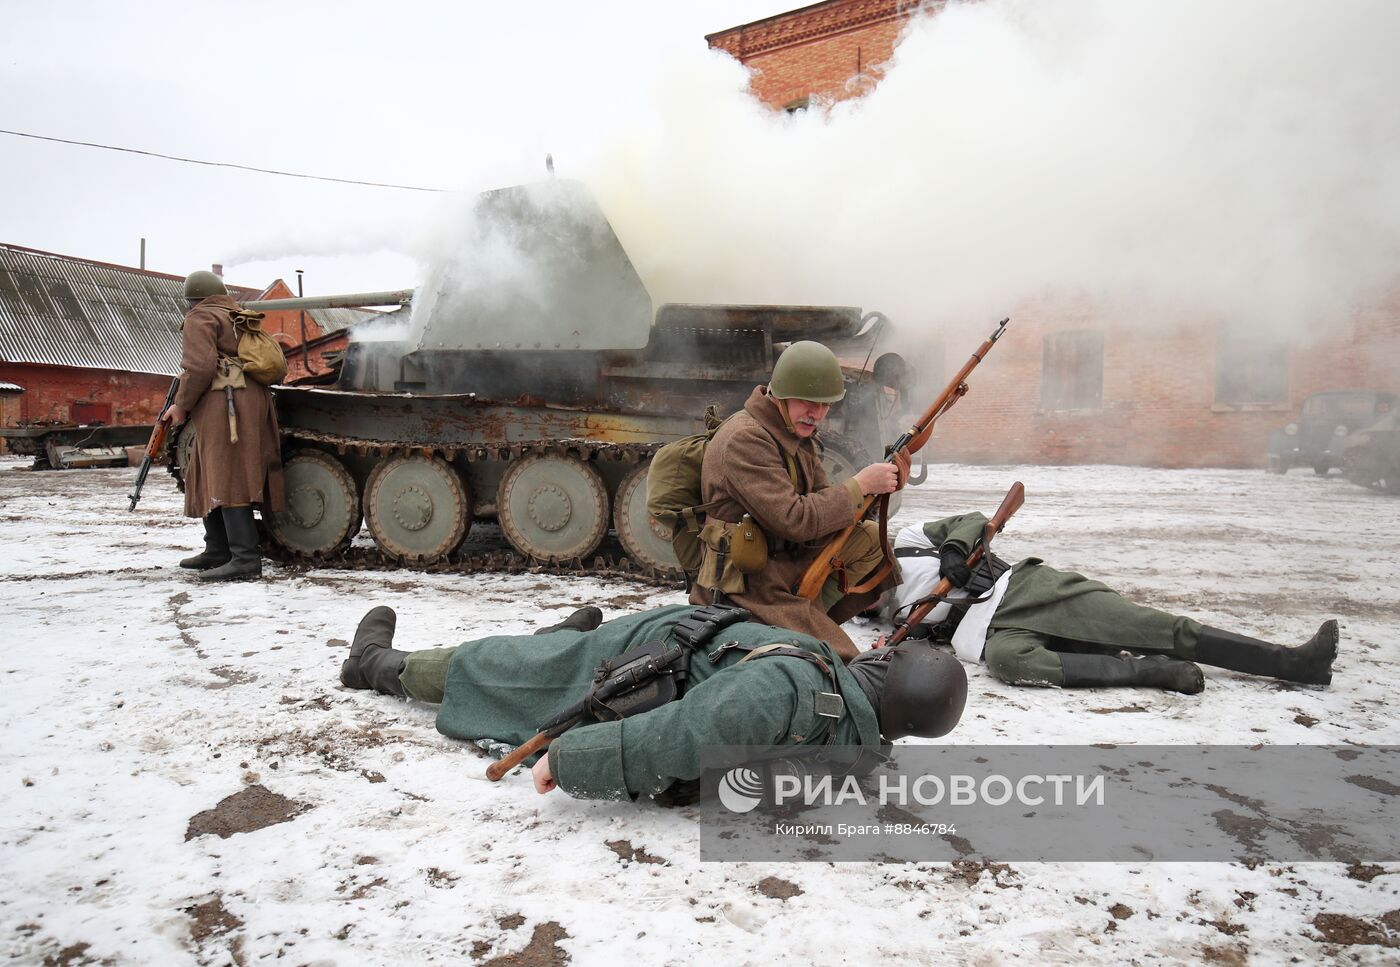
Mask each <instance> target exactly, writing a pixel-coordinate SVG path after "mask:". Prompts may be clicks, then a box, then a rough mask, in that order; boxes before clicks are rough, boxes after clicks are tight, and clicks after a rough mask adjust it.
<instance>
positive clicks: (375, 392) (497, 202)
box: [177, 179, 908, 580]
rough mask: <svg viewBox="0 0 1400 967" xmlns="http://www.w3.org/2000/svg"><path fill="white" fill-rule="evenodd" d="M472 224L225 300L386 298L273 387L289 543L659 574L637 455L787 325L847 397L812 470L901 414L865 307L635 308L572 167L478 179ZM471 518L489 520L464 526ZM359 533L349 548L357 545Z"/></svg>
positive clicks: (738, 380)
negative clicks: (260, 294)
mask: <svg viewBox="0 0 1400 967" xmlns="http://www.w3.org/2000/svg"><path fill="white" fill-rule="evenodd" d="M472 223H473V224H472V226H471V227H470V229H469V231H468V233H467V238H466V241H465V247H466V248H467V250H468V252H469V254H470V257H468V258H457V259H454V260H451V261H448V262H446V263H444V264H443V265H441V266H438V267H436V268H434V269H433V270H432V271H431V272H430V274H429V276H428V279H427V282H426V283H425V284H424V285H423V286H422V287H421V288H419V289H418V290H405V291H402V292H390V293H372V294H366V295H362V296H354V295H352V296H331V297H319V298H306V299H283V300H275V301H264V302H249V303H245V306H246V307H248V308H252V309H293V308H315V307H318V306H331V305H335V306H369V305H385V304H389V305H395V304H397V305H399V308H398V309H396V310H395V311H394V312H390V313H387V314H386V315H385V316H384V317H383V318H382V319H380V320H376V321H375V322H374V323H373V324H372V325H357V326H356V327H355V330H354V331H353V332H352V333H351V335H350V341H349V343H348V346H347V348H346V351H345V355H344V358H343V360H342V362H341V363H340V367H339V372H338V374H337V375H336V377H335V380H334V382H333V383H330V384H323V385H292V386H278V387H276V388H275V389H274V396H275V399H276V406H277V415H278V419H279V421H280V423H281V432H282V437H283V457H284V467H285V472H286V492H287V509H286V510H285V512H282V513H278V514H274V515H270V516H269V517H268V519H267V520H266V521H265V524H266V527H267V529H268V531H269V532H270V535H271V537H272V539H273V540H274V541H275V542H276V543H277V544H278V545H280V547H281V548H283V549H284V550H285V552H286V553H287V554H289V555H290V556H292V557H295V558H302V559H307V560H313V561H329V560H336V559H342V560H350V559H353V558H355V555H354V554H347V548H349V547H350V545H351V542H352V541H353V540H354V538H355V536H356V535H357V534H358V533H359V532H360V530H361V528H362V526H363V528H364V529H366V530H367V531H368V532H369V536H370V537H371V538H372V539H373V542H374V545H375V547H376V548H377V551H378V554H379V555H380V559H381V560H380V563H401V564H409V565H416V566H429V565H432V566H444V567H457V568H459V569H465V570H470V569H475V568H490V569H512V568H526V567H529V568H536V567H545V568H552V569H566V570H583V571H590V572H598V571H602V572H613V571H618V570H620V571H624V572H627V573H629V574H635V575H643V576H650V577H653V578H657V579H660V580H670V579H673V578H674V577H675V576H678V575H679V573H680V571H679V564H678V563H677V561H676V558H675V556H674V554H673V553H672V550H671V545H670V542H669V537H668V534H667V532H666V531H664V530H663V529H662V528H661V527H660V525H657V524H655V523H654V522H652V521H651V520H650V519H649V517H648V515H647V513H646V474H647V467H648V464H649V462H650V459H651V456H652V454H653V453H655V451H656V450H657V449H658V448H659V447H660V446H662V445H663V444H665V443H667V442H669V441H671V440H675V439H678V438H680V437H682V436H686V435H689V434H692V433H696V432H699V431H701V430H702V429H703V428H704V417H705V413H706V411H707V409H709V408H713V410H714V411H715V412H716V413H717V414H718V415H719V416H725V415H728V414H729V413H732V412H734V411H736V410H738V409H739V408H740V407H742V405H743V402H744V400H745V399H746V398H747V397H748V395H749V393H750V392H751V391H752V389H753V387H754V386H755V385H757V384H760V383H764V382H766V381H767V378H768V374H769V373H770V372H771V370H772V367H773V363H774V361H775V360H776V359H777V357H778V355H779V354H780V353H781V352H782V350H783V348H784V346H785V345H786V344H788V343H790V342H793V341H796V340H799V339H815V340H819V341H821V342H824V343H826V344H827V345H829V346H831V347H832V349H833V350H835V352H836V353H837V355H838V357H840V358H841V360H842V364H843V370H844V376H845V381H846V386H847V395H846V398H845V400H844V401H842V402H841V403H839V404H837V405H836V406H835V407H834V408H833V409H832V411H831V414H830V416H829V417H828V421H827V424H826V425H825V426H824V429H823V433H822V437H823V439H824V441H825V444H826V449H825V457H824V459H825V462H826V466H827V469H828V471H829V473H830V474H831V475H832V477H833V479H842V478H844V477H845V476H847V475H848V474H849V473H851V472H853V471H854V470H855V469H858V468H859V467H861V466H864V465H865V464H866V463H868V462H869V461H870V460H871V458H872V457H875V456H878V455H880V450H881V442H882V441H884V440H888V439H892V438H893V437H894V436H895V435H897V432H898V430H899V429H901V428H902V427H896V426H894V425H893V419H894V417H895V415H896V414H902V413H904V411H905V409H906V407H904V406H903V405H902V404H903V401H902V399H901V394H902V393H903V386H902V382H903V379H904V377H905V374H906V373H907V371H908V370H907V367H906V366H905V365H904V363H903V360H902V358H901V357H899V356H898V355H897V354H894V353H884V354H883V355H880V356H878V357H877V356H876V352H877V350H878V348H879V347H880V345H881V344H883V343H885V342H886V341H887V340H886V339H884V338H882V337H884V336H885V334H886V332H887V330H888V329H889V325H888V321H887V320H886V319H885V317H884V316H883V315H881V314H880V313H867V312H862V311H861V310H860V309H858V308H854V307H846V306H835V307H832V306H820V307H818V306H777V305H690V304H666V305H662V306H660V307H659V308H657V309H656V310H655V312H654V313H653V310H652V303H651V298H650V296H649V294H648V293H647V290H646V288H645V286H644V285H643V284H642V281H641V279H640V278H639V277H638V275H637V273H636V271H635V269H634V268H633V266H632V263H631V261H630V259H629V258H628V256H627V254H626V252H625V251H624V250H623V247H622V244H621V243H620V241H619V240H618V238H617V236H616V234H615V233H614V232H613V230H612V227H611V225H610V224H609V223H608V220H607V218H606V217H605V216H604V214H603V212H602V211H601V210H600V209H599V207H598V206H597V204H596V202H594V200H593V199H592V198H591V197H590V196H589V195H588V193H587V191H586V190H584V189H583V187H582V186H581V185H579V184H577V183H574V182H568V181H563V180H557V181H556V180H553V179H551V180H550V181H548V182H545V183H542V184H537V185H527V186H520V187H516V188H508V189H502V190H500V191H496V192H491V193H488V194H487V195H484V196H482V197H481V198H480V199H479V200H478V202H477V203H476V208H475V210H474V212H473V218H472ZM872 360H874V362H873V364H872V362H871V361H872ZM189 442H190V439H189V437H188V436H182V438H181V442H180V453H181V454H184V453H186V452H187V448H188V445H189ZM177 463H183V461H179V460H177ZM492 524H494V525H497V526H498V527H499V533H496V532H495V531H494V529H493V528H492V527H490V526H482V525H492ZM474 528H475V530H474ZM469 535H471V536H470V537H469ZM363 543H364V542H359V545H357V547H356V548H355V549H354V550H355V551H357V552H361V553H360V555H359V558H358V560H365V561H368V562H370V563H374V555H373V554H372V553H370V552H368V551H367V550H365V549H363V548H362V546H360V545H363Z"/></svg>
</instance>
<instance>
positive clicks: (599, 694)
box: [584, 641, 690, 722]
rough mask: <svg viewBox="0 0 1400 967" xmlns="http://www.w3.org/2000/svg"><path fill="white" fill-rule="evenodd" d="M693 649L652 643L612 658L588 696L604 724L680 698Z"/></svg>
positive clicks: (587, 701)
mask: <svg viewBox="0 0 1400 967" xmlns="http://www.w3.org/2000/svg"><path fill="white" fill-rule="evenodd" d="M689 657H690V650H689V649H688V648H685V647H684V646H682V645H679V644H676V643H673V642H669V641H649V642H647V643H646V644H644V645H641V646H639V647H637V648H633V649H632V650H630V651H627V652H624V653H622V654H621V655H618V656H617V657H616V658H610V659H609V660H607V661H605V662H603V663H602V664H601V665H599V666H598V668H597V670H596V671H595V672H594V673H593V684H592V685H591V686H590V687H589V689H588V693H587V694H586V695H585V696H584V702H585V704H586V706H587V708H588V711H589V712H590V713H591V714H592V715H593V717H594V718H596V719H597V720H598V721H600V722H607V721H612V720H614V719H624V718H627V717H628V716H629V715H640V714H641V713H642V712H650V711H651V710H652V709H654V708H660V707H661V706H663V705H665V704H667V703H668V702H674V701H675V700H676V699H678V698H680V696H681V692H682V690H683V688H684V685H683V680H684V677H685V672H686V671H687V669H688V666H689V661H688V660H687V659H689Z"/></svg>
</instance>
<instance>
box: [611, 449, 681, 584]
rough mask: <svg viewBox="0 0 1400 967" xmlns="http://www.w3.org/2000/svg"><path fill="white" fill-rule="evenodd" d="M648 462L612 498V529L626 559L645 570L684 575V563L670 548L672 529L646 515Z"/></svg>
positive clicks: (638, 468) (628, 475) (631, 471)
mask: <svg viewBox="0 0 1400 967" xmlns="http://www.w3.org/2000/svg"><path fill="white" fill-rule="evenodd" d="M650 467H651V462H650V461H648V462H646V463H644V464H642V465H641V466H639V467H636V468H635V469H633V470H630V471H628V473H627V476H625V477H623V478H622V483H621V484H619V485H618V488H617V496H616V497H615V498H613V526H614V527H616V528H617V536H618V539H619V540H621V541H622V546H623V547H624V548H625V549H626V551H627V555H628V556H629V557H631V558H632V560H634V561H636V562H637V563H638V564H640V565H642V566H643V567H650V568H655V569H656V570H658V571H673V572H675V573H676V574H679V573H680V572H681V562H680V561H678V560H677V559H676V552H675V549H674V548H672V547H671V535H670V533H669V528H663V527H662V526H661V525H659V524H657V523H656V521H654V520H653V519H652V517H651V515H650V514H648V513H647V470H648V469H650Z"/></svg>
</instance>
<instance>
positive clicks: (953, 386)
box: [797, 318, 1011, 601]
mask: <svg viewBox="0 0 1400 967" xmlns="http://www.w3.org/2000/svg"><path fill="white" fill-rule="evenodd" d="M1010 321H1011V320H1010V319H1009V318H1008V319H1003V320H1001V322H999V323H997V327H996V329H995V330H994V331H993V332H992V334H991V335H990V336H988V337H987V339H986V341H985V342H983V343H982V345H980V346H978V347H977V351H976V352H974V353H973V354H972V356H971V358H970V359H968V361H967V362H965V363H963V367H962V369H960V370H958V372H957V375H955V376H954V377H953V378H952V380H951V381H950V382H949V383H948V385H947V386H945V387H944V388H943V392H941V393H939V394H938V396H937V398H936V399H934V401H933V404H932V405H931V406H930V407H929V408H928V409H927V410H925V411H924V414H923V416H921V417H919V419H918V420H917V421H916V422H915V423H914V425H913V426H912V427H910V428H909V429H908V430H906V431H905V432H904V433H903V435H901V436H900V438H899V439H898V440H896V441H895V442H894V445H893V446H892V447H890V456H889V462H890V463H893V464H895V465H896V466H898V465H899V462H900V458H902V459H903V460H904V461H905V463H906V468H907V463H908V461H909V459H910V458H911V457H912V456H913V455H914V454H916V453H918V452H919V451H920V450H922V449H923V448H924V444H926V443H928V439H929V437H930V436H932V435H933V426H934V424H935V423H937V422H938V418H939V417H940V416H942V415H943V414H944V413H947V412H948V411H949V410H950V409H952V408H953V404H955V403H957V401H958V400H960V399H962V398H963V396H964V395H966V393H967V378H968V376H970V375H972V371H973V370H974V369H976V368H977V364H978V363H980V362H981V361H982V360H983V358H985V357H986V355H987V353H989V352H991V351H992V347H993V346H994V345H996V341H997V340H998V339H1000V338H1001V335H1002V333H1004V332H1005V331H1006V325H1007V323H1009V322H1010ZM877 496H878V497H887V495H885V494H880V495H876V494H866V495H865V497H864V498H863V499H862V503H861V505H860V512H859V513H858V514H857V515H856V522H857V523H858V522H859V521H861V520H863V519H864V518H865V514H866V512H867V511H869V510H870V505H871V504H873V503H875V501H876V499H877ZM885 510H886V508H885V507H884V506H883V505H882V507H881V512H882V513H883V512H884V511H885ZM855 530H856V524H854V523H853V524H851V526H850V527H847V528H846V529H845V530H843V531H842V532H841V533H839V534H837V535H836V537H834V538H833V539H832V541H831V543H829V544H827V545H826V547H824V548H822V552H821V553H820V554H819V555H817V558H816V560H814V561H812V563H811V564H810V565H809V566H808V568H807V570H806V572H804V573H803V575H802V580H801V581H800V582H798V585H797V596H798V597H801V598H806V599H807V600H808V601H815V600H817V597H818V596H819V595H820V594H821V593H822V586H823V585H824V584H826V579H827V578H829V577H831V574H832V572H833V571H835V570H837V569H838V567H839V566H840V563H841V554H842V552H843V551H844V550H845V547H846V541H847V540H849V539H850V537H851V535H852V534H854V533H855ZM881 533H882V535H883V530H882V531H881ZM885 551H886V553H887V554H888V553H889V548H886V549H885Z"/></svg>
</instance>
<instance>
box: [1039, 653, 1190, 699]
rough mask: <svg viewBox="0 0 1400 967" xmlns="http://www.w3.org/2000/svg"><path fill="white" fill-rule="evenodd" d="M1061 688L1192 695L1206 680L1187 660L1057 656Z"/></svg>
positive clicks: (1157, 657) (1109, 656) (1107, 656)
mask: <svg viewBox="0 0 1400 967" xmlns="http://www.w3.org/2000/svg"><path fill="white" fill-rule="evenodd" d="M1060 667H1061V669H1063V670H1064V675H1065V688H1104V687H1113V686H1118V685H1137V686H1139V687H1141V688H1159V689H1161V690H1162V691H1164V692H1180V693H1181V694H1183V695H1196V694H1198V693H1199V692H1200V691H1201V690H1202V689H1204V688H1205V687H1206V677H1205V676H1204V675H1202V674H1201V670H1200V669H1199V668H1197V667H1196V666H1195V665H1194V664H1192V663H1191V662H1189V661H1185V660H1183V659H1180V658H1171V657H1168V656H1167V655H1148V656H1147V657H1146V658H1120V657H1119V656H1117V655H1080V654H1075V653H1073V652H1069V653H1065V654H1061V655H1060Z"/></svg>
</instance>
